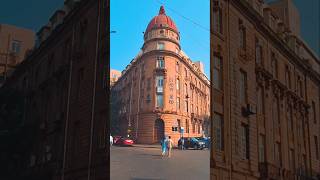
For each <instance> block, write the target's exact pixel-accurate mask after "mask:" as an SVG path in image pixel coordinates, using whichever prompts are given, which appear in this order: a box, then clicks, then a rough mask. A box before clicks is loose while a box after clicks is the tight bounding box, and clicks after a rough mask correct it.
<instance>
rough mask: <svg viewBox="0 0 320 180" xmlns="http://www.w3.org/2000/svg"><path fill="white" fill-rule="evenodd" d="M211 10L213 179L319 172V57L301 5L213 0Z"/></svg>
mask: <svg viewBox="0 0 320 180" xmlns="http://www.w3.org/2000/svg"><path fill="white" fill-rule="evenodd" d="M306 3H309V2H306ZM211 16H212V18H211V57H212V63H211V70H212V74H211V79H213V82H212V83H213V88H212V93H213V100H212V101H213V106H212V109H211V114H213V116H212V123H213V126H212V127H213V129H212V133H213V144H214V146H213V148H212V149H211V176H212V178H211V179H214V180H220V179H232V180H244V179H251V180H254V179H274V180H275V179H277V180H278V179H286V180H294V179H312V178H316V177H318V178H319V176H320V142H319V141H320V140H319V139H320V138H319V137H320V118H319V117H320V60H319V57H318V56H317V55H316V54H315V53H314V52H313V51H312V50H311V49H310V48H309V47H308V45H307V44H306V43H305V42H304V41H303V40H302V39H301V37H300V34H299V33H300V24H299V21H300V20H299V19H300V18H299V12H298V11H297V8H296V7H294V4H293V2H292V1H291V0H279V1H278V2H274V3H271V4H266V3H264V2H263V1H261V0H213V1H212V3H211Z"/></svg>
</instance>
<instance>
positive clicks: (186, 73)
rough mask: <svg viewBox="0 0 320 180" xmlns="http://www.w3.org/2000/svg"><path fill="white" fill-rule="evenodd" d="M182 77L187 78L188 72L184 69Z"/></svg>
mask: <svg viewBox="0 0 320 180" xmlns="http://www.w3.org/2000/svg"><path fill="white" fill-rule="evenodd" d="M184 73H185V74H184V76H185V77H186V78H187V77H188V70H187V68H184Z"/></svg>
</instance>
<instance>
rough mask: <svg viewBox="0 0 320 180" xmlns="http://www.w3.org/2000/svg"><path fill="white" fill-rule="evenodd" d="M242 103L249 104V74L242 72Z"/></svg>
mask: <svg viewBox="0 0 320 180" xmlns="http://www.w3.org/2000/svg"><path fill="white" fill-rule="evenodd" d="M239 90H240V102H241V103H243V104H247V73H246V72H244V71H242V70H241V71H240V88H239Z"/></svg>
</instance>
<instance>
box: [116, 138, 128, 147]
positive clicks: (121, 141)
mask: <svg viewBox="0 0 320 180" xmlns="http://www.w3.org/2000/svg"><path fill="white" fill-rule="evenodd" d="M114 144H115V145H120V146H132V145H133V140H132V139H129V138H125V137H121V138H119V139H118V140H117V141H116V142H115V143H114Z"/></svg>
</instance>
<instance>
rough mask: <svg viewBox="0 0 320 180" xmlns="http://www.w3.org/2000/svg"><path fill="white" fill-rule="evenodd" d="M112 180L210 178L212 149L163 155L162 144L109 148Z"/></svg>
mask: <svg viewBox="0 0 320 180" xmlns="http://www.w3.org/2000/svg"><path fill="white" fill-rule="evenodd" d="M110 155H111V158H110V170H111V174H110V177H111V180H209V176H210V164H209V163H210V159H209V157H210V151H209V150H193V149H190V150H184V151H181V150H177V149H174V150H173V152H172V157H171V158H167V157H166V158H162V157H161V150H160V146H157V145H135V146H133V147H118V146H112V147H110Z"/></svg>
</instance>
